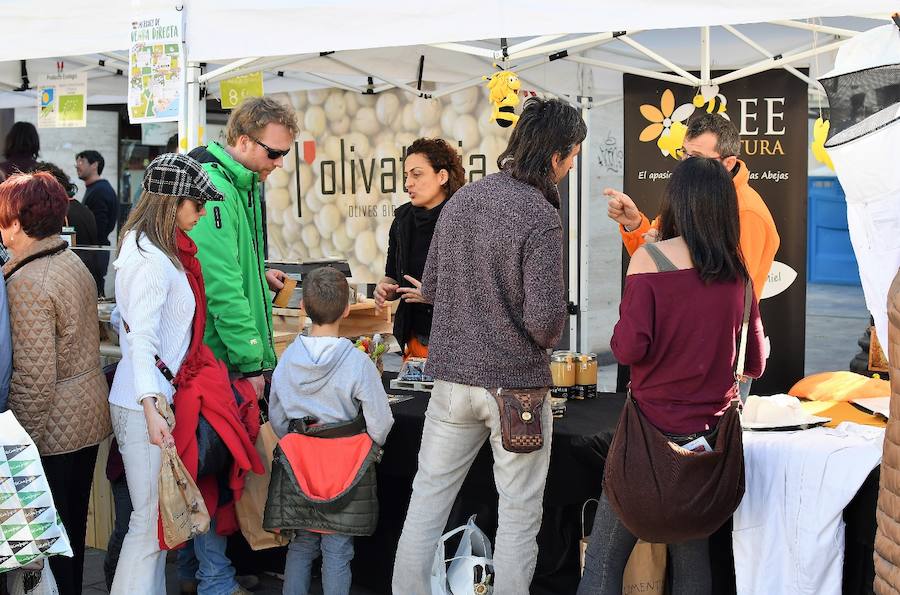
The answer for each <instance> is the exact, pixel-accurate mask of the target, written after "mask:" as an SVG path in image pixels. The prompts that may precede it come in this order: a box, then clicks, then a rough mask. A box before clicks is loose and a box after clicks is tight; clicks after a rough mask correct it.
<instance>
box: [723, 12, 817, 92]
mask: <svg viewBox="0 0 900 595" xmlns="http://www.w3.org/2000/svg"><path fill="white" fill-rule="evenodd" d="M722 28H723V29H725V30H726V31H728V32H729V33H731V34H732V35H734V36H735V37H737V38H738V39H740V40H741V41H743V42H744V43H745V44H747V45H748V46H750V47H751V48H753V49H754V50H756V51H757V52H759V53H760V54H762V55H763V56H765V57H766V58H774V57H775V54H773V53H772V52H770V51H769V50H767V49H766V48H765V47H763V46H762V45H760V44H758V43H756V42H755V41H753V40H752V39H751V38H750V37H748V36H747V35H744V34H743V33H741V32H740V31H738V30H737V29H736V28H735V27H734V26H732V25H722ZM783 68H784V69H785V70H787V71H788V72H790V73H791V74H793V75H794V76H796V77H797V78H799V79H800V80H802V81H804V82H805V83H806V84H807V85H809V86H810V87H813V88H815V90H816V91H817V92H820V91H821V90H822V85H821V83H819V81H817V80H815V79H813V78H810V77H808V76H806V75H805V74H803V73H802V72H800V71H799V70H797V69H796V68H794V67H793V66H791V65H789V64H785V65H784V66H783Z"/></svg>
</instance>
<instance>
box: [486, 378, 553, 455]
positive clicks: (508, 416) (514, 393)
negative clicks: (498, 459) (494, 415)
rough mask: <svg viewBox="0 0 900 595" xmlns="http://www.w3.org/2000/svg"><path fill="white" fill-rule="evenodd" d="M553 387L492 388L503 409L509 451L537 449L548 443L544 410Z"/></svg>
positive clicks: (502, 422)
mask: <svg viewBox="0 0 900 595" xmlns="http://www.w3.org/2000/svg"><path fill="white" fill-rule="evenodd" d="M549 390H550V389H549V388H546V387H545V388H497V389H494V390H493V391H491V392H492V393H493V395H494V398H495V399H496V400H497V408H498V409H499V410H500V435H501V437H502V439H503V448H504V449H506V450H508V451H509V452H518V453H525V452H533V451H535V450H540V449H541V448H542V447H543V446H544V431H543V428H542V427H541V411H542V409H543V408H544V399H546V398H547V393H548V391H549Z"/></svg>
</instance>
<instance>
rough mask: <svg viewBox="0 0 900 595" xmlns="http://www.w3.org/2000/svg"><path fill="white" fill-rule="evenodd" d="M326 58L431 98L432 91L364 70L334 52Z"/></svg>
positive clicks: (424, 97) (414, 93) (420, 95)
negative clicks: (425, 90) (421, 89)
mask: <svg viewBox="0 0 900 595" xmlns="http://www.w3.org/2000/svg"><path fill="white" fill-rule="evenodd" d="M326 58H327V59H328V60H331V61H333V62H337V63H338V64H342V65H344V66H346V67H347V68H351V69H353V70H355V71H356V72H358V73H360V74H362V75H365V76H371V77H372V78H377V79H379V80H382V81H384V82H386V83H389V84H391V85H393V86H394V87H396V88H398V89H403V90H404V91H408V92H410V93H412V94H413V95H416V96H417V97H421V98H423V99H430V98H431V94H430V93H426V92H424V91H420V90H418V89H416V88H415V87H413V86H412V85H407V84H406V83H403V82H400V81H398V80H395V79H393V78H389V77H386V76H384V75H380V74H377V73H374V72H373V73H369V72H366V71H365V70H363V69H362V68H360V67H358V66H356V65H354V64H352V63H351V62H349V61H348V60H347V59H346V58H343V57H341V58H338V57H337V56H335V55H334V54H329V55H328V56H326Z"/></svg>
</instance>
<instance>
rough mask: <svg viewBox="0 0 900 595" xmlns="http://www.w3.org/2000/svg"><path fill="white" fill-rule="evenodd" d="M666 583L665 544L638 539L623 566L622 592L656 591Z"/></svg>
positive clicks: (629, 594) (661, 589)
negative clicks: (626, 562)
mask: <svg viewBox="0 0 900 595" xmlns="http://www.w3.org/2000/svg"><path fill="white" fill-rule="evenodd" d="M665 585H666V544H664V543H647V542H646V541H641V540H638V542H637V544H636V545H635V546H634V550H632V552H631V557H630V558H628V564H627V565H626V566H625V575H624V576H623V577H622V594H623V595H633V594H634V593H656V594H657V595H662V593H663V590H664V588H665Z"/></svg>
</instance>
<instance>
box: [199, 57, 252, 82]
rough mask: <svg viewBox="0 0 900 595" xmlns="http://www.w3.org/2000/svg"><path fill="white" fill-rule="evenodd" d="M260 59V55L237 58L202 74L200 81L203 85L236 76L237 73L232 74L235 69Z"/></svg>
mask: <svg viewBox="0 0 900 595" xmlns="http://www.w3.org/2000/svg"><path fill="white" fill-rule="evenodd" d="M258 60H260V57H259V56H255V57H252V58H241V59H240V60H235V61H234V62H231V63H230V64H226V65H225V66H222V67H220V68H216V69H215V70H210V71H209V72H207V73H205V74H202V75H200V78H199V83H200V84H201V85H205V84H207V83H210V82H212V81H214V80H221V79H223V78H230V77H231V76H235V75H232V74H231V73H232V72H234V71H235V70H242V69H246V68H247V67H248V66H250V65H251V64H253V63H254V62H257V61H258Z"/></svg>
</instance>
